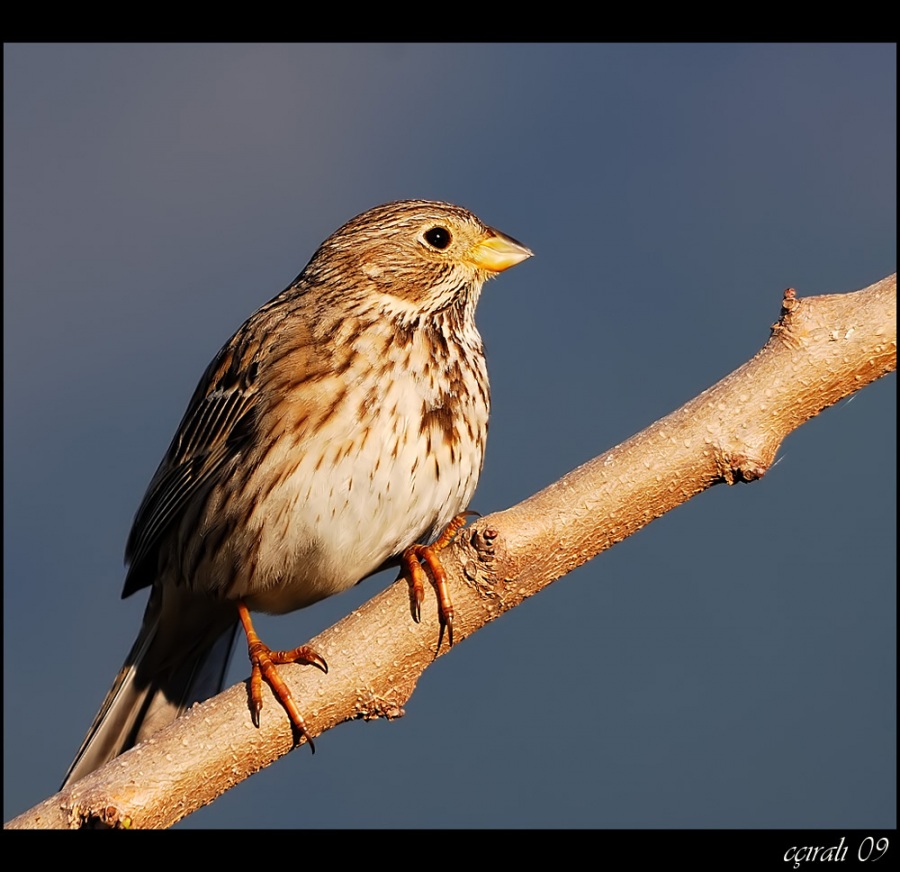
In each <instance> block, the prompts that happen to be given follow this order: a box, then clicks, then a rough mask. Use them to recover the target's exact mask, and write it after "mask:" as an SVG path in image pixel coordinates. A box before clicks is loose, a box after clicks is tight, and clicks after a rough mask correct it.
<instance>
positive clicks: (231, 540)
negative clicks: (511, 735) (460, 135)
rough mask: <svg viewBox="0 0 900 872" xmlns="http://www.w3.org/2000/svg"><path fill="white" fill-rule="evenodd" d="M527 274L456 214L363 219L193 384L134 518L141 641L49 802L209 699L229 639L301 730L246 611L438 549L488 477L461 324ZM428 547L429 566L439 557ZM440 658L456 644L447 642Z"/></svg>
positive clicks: (298, 657) (477, 395) (474, 379)
mask: <svg viewBox="0 0 900 872" xmlns="http://www.w3.org/2000/svg"><path fill="white" fill-rule="evenodd" d="M530 256H531V252H530V251H529V250H528V249H527V248H525V247H524V246H522V245H520V244H519V243H518V242H516V241H515V240H514V239H511V238H510V237H508V236H505V235H503V234H502V233H499V232H498V231H496V230H494V229H492V228H490V227H488V226H486V225H485V224H482V223H481V221H479V220H478V218H476V217H475V216H474V215H473V214H471V213H470V212H468V211H466V210H465V209H462V208H459V207H457V206H451V205H448V204H446V203H438V202H429V201H424V200H406V201H400V202H396V203H388V204H386V205H384V206H378V207H376V208H375V209H371V210H369V211H368V212H365V213H363V214H362V215H360V216H358V217H357V218H354V219H353V220H352V221H350V222H348V223H347V224H345V225H344V226H343V227H341V228H340V230H338V231H337V232H336V233H334V234H333V235H332V236H330V237H329V238H328V239H326V240H325V242H324V243H323V244H322V246H321V247H320V248H319V250H318V251H317V252H316V253H315V254H314V255H313V258H312V260H310V262H309V264H308V265H307V266H306V268H305V269H304V270H303V272H302V273H300V275H299V276H298V277H297V278H296V279H295V280H294V281H293V282H292V283H291V284H290V285H289V286H288V288H287V289H286V290H284V291H283V292H282V293H280V294H279V295H278V296H277V297H275V298H274V299H273V300H271V301H270V302H268V303H266V305H264V306H263V307H262V308H261V309H259V310H258V311H257V312H256V313H255V314H253V315H252V316H251V317H250V318H249V319H248V320H247V321H246V322H245V323H244V324H243V326H242V327H241V328H240V329H239V330H238V331H237V333H235V335H234V336H233V337H232V338H231V339H230V340H229V341H228V342H227V343H226V344H225V346H224V348H222V350H221V351H220V352H219V353H218V354H217V355H216V357H215V359H214V360H213V361H212V363H211V364H210V365H209V367H207V369H206V372H205V373H204V374H203V377H202V378H201V379H200V383H199V385H198V386H197V389H196V390H195V391H194V395H193V397H192V398H191V401H190V403H189V405H188V408H187V412H186V413H185V415H184V418H183V419H182V421H181V424H180V425H179V427H178V431H177V432H176V434H175V438H174V439H173V440H172V444H171V445H170V446H169V450H168V451H167V452H166V455H165V457H164V458H163V460H162V463H161V464H160V466H159V469H157V471H156V474H155V475H154V477H153V480H152V481H151V482H150V486H149V488H148V489H147V493H146V495H145V496H144V500H143V502H142V503H141V505H140V508H139V509H138V511H137V515H136V517H135V520H134V525H133V527H132V530H131V535H130V536H129V539H128V544H127V547H126V563H127V564H128V566H129V569H128V574H127V577H126V579H125V588H124V591H123V594H122V595H123V596H129V595H130V594H132V593H134V592H135V591H137V590H140V589H141V588H144V587H150V589H151V590H150V600H149V602H148V604H147V610H146V612H145V615H144V620H143V624H142V626H141V631H140V634H139V635H138V639H137V641H136V642H135V644H134V647H133V648H132V650H131V653H130V654H129V655H128V658H127V659H126V661H125V664H124V666H123V667H122V670H121V671H120V672H119V675H118V677H117V678H116V681H115V683H114V685H113V687H112V689H111V690H110V692H109V694H108V695H107V697H106V700H105V701H104V703H103V705H102V707H101V709H100V712H99V713H98V715H97V717H96V719H95V720H94V723H93V725H92V726H91V728H90V731H89V732H88V735H87V737H86V738H85V740H84V744H83V745H82V747H81V749H80V750H79V752H78V755H77V756H76V758H75V761H74V762H73V763H72V766H71V767H70V769H69V772H68V773H67V775H66V778H65V781H64V783H63V787H65V786H66V785H67V784H69V783H71V782H73V781H75V780H78V779H79V778H82V777H83V776H85V775H87V774H88V773H89V772H91V771H93V770H94V769H96V768H98V767H99V766H101V765H103V764H104V763H106V762H107V761H108V760H110V759H112V758H113V757H116V756H117V755H119V754H121V753H122V752H123V751H126V750H127V749H128V748H130V747H132V746H133V745H136V744H137V743H138V742H140V741H142V740H144V739H145V738H147V737H148V736H149V735H151V734H152V733H154V732H156V731H157V730H159V729H161V728H162V727H164V726H166V725H167V724H168V723H170V722H171V721H173V720H174V719H175V718H176V717H178V715H179V714H180V713H181V712H182V711H184V710H185V709H186V708H187V707H188V706H189V705H191V704H193V703H194V702H196V701H198V700H202V699H206V698H208V697H210V696H212V695H214V694H215V693H218V692H219V690H221V687H222V684H223V681H224V677H225V669H226V667H227V663H228V656H229V653H230V650H231V647H232V642H233V640H234V636H235V632H236V629H237V626H238V621H239V620H240V621H241V622H242V623H243V625H244V629H245V631H246V633H247V636H248V647H249V654H250V659H251V663H252V668H253V671H252V676H251V696H252V699H253V707H254V711H253V718H254V722H256V723H258V717H259V709H260V708H261V706H262V702H261V696H260V679H261V677H262V678H265V680H266V681H267V682H268V683H269V684H270V685H272V689H273V691H274V692H275V693H276V695H277V696H278V697H279V698H280V700H281V702H282V703H283V704H284V706H285V708H286V709H287V711H288V714H289V715H290V717H291V720H292V722H293V723H294V725H295V727H296V728H297V729H298V730H299V731H300V732H301V733H302V732H303V731H304V728H305V725H304V724H303V719H302V716H301V715H300V713H299V711H298V709H297V707H296V705H295V703H294V701H293V699H292V698H291V695H290V692H289V691H288V690H287V687H286V686H285V685H283V683H282V682H281V681H280V679H279V678H278V674H277V670H276V669H275V668H274V664H277V663H283V662H288V661H294V660H295V661H298V662H306V663H311V664H313V665H316V666H319V667H320V668H322V669H323V670H325V669H327V667H326V666H325V662H324V660H322V658H321V657H319V655H318V654H316V652H315V651H312V650H311V649H309V648H306V647H301V648H298V649H296V650H295V651H293V652H287V653H285V652H280V653H279V652H270V651H269V649H268V648H267V647H266V646H265V645H263V644H262V643H261V642H260V641H259V640H258V638H257V637H256V634H255V633H254V632H253V628H252V624H251V623H250V615H249V610H255V611H262V612H269V613H274V614H282V613H285V612H289V611H292V610H293V609H299V608H303V607H304V606H308V605H310V604H312V603H314V602H316V601H317V600H320V599H322V598H324V597H327V596H331V595H332V594H335V593H339V592H341V591H343V590H346V589H348V588H350V587H352V586H353V585H355V584H357V583H358V582H359V581H361V580H362V579H363V578H365V577H367V576H369V575H371V574H372V573H374V572H377V571H378V570H379V569H381V568H383V567H384V566H387V565H392V564H394V565H396V564H397V563H402V564H403V565H404V566H405V567H406V568H407V570H408V573H409V575H410V577H411V582H412V583H413V589H414V595H415V598H416V600H417V602H420V601H421V596H422V586H421V583H422V569H421V566H420V563H419V561H420V560H422V561H423V562H424V563H425V565H426V567H427V568H428V569H429V571H430V572H431V574H432V579H433V580H434V581H435V583H436V585H435V586H436V588H437V589H438V592H439V595H443V600H442V604H441V608H440V614H441V622H442V626H441V630H442V633H443V629H444V625H445V624H448V623H449V624H450V626H449V630H450V632H451V633H452V623H451V622H452V607H451V606H450V604H449V598H447V597H446V592H445V591H444V592H442V591H441V590H440V587H441V584H440V581H441V580H440V567H439V564H438V563H437V561H436V558H435V557H434V553H433V552H432V551H428V550H423V549H422V548H420V547H416V543H419V542H426V543H427V542H431V541H433V540H434V539H435V537H438V536H439V535H440V534H441V533H442V531H444V530H445V529H448V527H449V532H448V533H447V535H445V536H442V537H441V538H440V540H439V543H440V545H442V544H443V543H444V542H446V541H448V540H449V539H450V538H452V534H453V532H454V531H455V529H456V528H457V527H458V526H459V523H458V521H457V520H456V519H457V518H458V516H459V515H460V513H461V512H463V511H464V510H465V509H466V507H467V506H468V504H469V500H470V499H471V498H472V494H473V492H474V491H475V485H476V484H477V482H478V476H479V474H480V472H481V465H482V461H483V459H484V449H485V439H486V437H487V426H488V411H489V405H490V399H489V388H488V378H487V370H486V367H485V361H484V349H483V346H482V342H481V337H480V335H479V333H478V330H477V328H476V326H475V307H476V304H477V302H478V298H479V295H480V294H481V289H482V286H483V285H484V282H485V281H486V280H487V279H489V278H491V277H492V276H493V275H495V274H497V273H499V272H502V271H503V270H505V269H507V268H509V267H511V266H514V265H515V264H517V263H520V262H521V261H523V260H525V259H526V258H527V257H530ZM440 545H439V546H438V547H440ZM450 641H451V643H452V635H451V637H450Z"/></svg>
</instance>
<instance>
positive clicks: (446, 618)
mask: <svg viewBox="0 0 900 872" xmlns="http://www.w3.org/2000/svg"><path fill="white" fill-rule="evenodd" d="M469 516H476V517H481V515H480V514H479V513H478V512H475V511H471V510H470V511H466V512H462V513H461V514H459V515H457V516H456V517H455V518H454V519H453V520H452V521H451V522H450V523H449V524H448V525H447V527H446V528H445V529H444V532H443V533H441V535H440V536H438V538H437V539H436V540H435V541H434V542H433V543H432V544H431V545H411V546H410V547H409V548H407V549H406V550H405V551H404V552H403V554H401V555H400V566H401V574H402V573H403V572H406V576H407V580H408V582H409V599H410V609H411V611H412V616H413V620H414V621H415V622H416V623H419V621H420V620H421V617H422V602H423V600H424V599H425V580H426V578H427V579H428V580H430V582H431V586H432V587H433V588H434V591H435V594H436V595H437V599H438V624H439V627H440V629H439V633H438V644H437V647H438V651H440V649H441V645H442V644H443V641H444V632H445V631H446V633H447V642H448V644H449V645H450V647H451V648H452V647H453V616H454V609H453V602H452V601H451V599H450V592H449V590H448V588H447V573H446V572H445V571H444V567H443V565H442V564H441V560H440V557H438V554H439V552H441V551H443V549H444V548H446V547H447V546H448V545H449V544H450V543H451V542H452V541H453V540H454V539H455V538H456V534H457V533H458V532H459V531H460V530H461V529H462V528H463V527H464V526H465V524H466V518H467V517H469Z"/></svg>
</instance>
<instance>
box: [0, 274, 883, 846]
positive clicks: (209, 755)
mask: <svg viewBox="0 0 900 872" xmlns="http://www.w3.org/2000/svg"><path fill="white" fill-rule="evenodd" d="M896 307H897V279H896V274H894V275H892V276H889V277H887V278H885V279H883V280H881V281H880V282H876V283H875V284H873V285H871V286H869V287H868V288H865V289H863V290H860V291H856V292H853V293H848V294H837V295H829V296H818V297H806V298H803V299H800V298H798V297H797V295H796V293H795V292H794V291H793V290H792V289H788V290H787V291H785V293H784V298H783V303H782V310H781V316H780V318H779V320H778V322H777V323H776V324H775V325H773V327H772V335H771V336H770V338H769V341H768V342H767V343H766V345H765V346H764V347H763V348H762V349H761V350H760V351H759V352H758V353H757V354H756V355H755V356H754V357H753V358H752V359H751V360H749V361H748V362H747V363H746V364H744V365H743V366H741V367H740V368H739V369H737V370H735V371H734V372H733V373H731V374H730V375H728V376H726V377H725V378H724V379H722V380H721V381H720V382H718V383H717V384H716V385H714V386H713V387H711V388H709V389H708V390H706V391H704V392H703V393H702V394H700V395H699V396H698V397H696V398H695V399H693V400H691V401H690V402H689V403H687V404H686V405H685V406H683V407H682V408H680V409H678V410H677V411H675V412H673V413H672V414H670V415H668V416H666V417H665V418H663V419H661V420H659V421H657V422H656V423H655V424H652V425H651V426H650V427H648V428H647V429H646V430H643V431H642V432H640V433H638V434H637V435H635V436H633V437H632V438H630V439H628V440H627V441H625V442H623V443H622V444H620V445H617V446H616V447H615V448H613V449H611V450H609V451H607V452H606V453H604V454H602V455H600V456H599V457H596V458H594V459H593V460H591V461H590V462H588V463H586V464H585V465H583V466H581V467H579V468H578V469H575V470H573V471H572V472H570V473H569V474H568V475H566V476H564V477H563V478H562V479H560V480H559V481H557V482H555V483H554V484H551V485H550V486H549V487H547V488H545V489H544V490H542V491H541V492H540V493H537V494H535V495H534V496H532V497H530V498H529V499H527V500H525V501H524V502H522V503H520V504H518V505H516V506H513V507H512V508H510V509H507V510H506V511H503V512H498V513H496V514H494V515H490V516H488V517H486V518H482V519H480V520H479V521H478V522H477V523H475V524H473V525H472V526H471V527H469V528H467V529H466V530H464V531H463V532H462V533H461V534H460V535H459V536H458V537H457V541H456V542H455V543H454V545H453V546H451V547H450V548H448V549H446V550H445V551H444V552H442V557H443V563H444V566H445V568H446V569H447V573H448V576H449V583H450V590H451V595H452V597H453V603H454V606H455V609H456V619H455V624H454V635H455V638H456V639H457V640H461V639H463V638H465V637H466V636H468V635H470V634H471V633H474V632H475V631H476V630H478V629H479V628H480V627H482V626H484V625H485V624H487V623H489V622H490V621H492V620H494V619H495V618H496V617H498V616H499V615H500V614H502V613H503V612H505V611H507V610H508V609H511V608H513V607H514V606H516V605H518V604H519V603H520V602H522V601H523V600H524V599H527V598H528V597H530V596H533V595H534V594H535V593H537V592H538V591H539V590H541V589H542V588H544V587H545V586H546V585H548V584H550V583H551V582H552V581H554V580H556V579H557V578H559V577H561V576H563V575H565V574H566V573H567V572H570V571H571V570H572V569H574V568H575V567H577V566H580V565H581V564H582V563H584V562H586V561H587V560H589V559H590V558H592V557H594V556H595V555H597V554H599V553H600V552H601V551H604V550H606V549H607V548H609V547H610V546H612V545H614V544H616V543H617V542H620V541H622V540H623V539H625V538H626V537H628V536H630V535H631V534H632V533H634V532H636V531H637V530H639V529H641V528H642V527H644V526H645V525H646V524H648V523H650V521H652V520H653V519H655V518H658V517H659V516H660V515H663V514H664V513H665V512H667V511H669V510H670V509H672V508H674V507H675V506H677V505H679V504H681V503H683V502H685V501H686V500H688V499H690V498H691V497H693V496H694V495H696V494H698V493H700V492H701V491H703V490H705V489H706V488H708V487H710V486H711V485H714V484H718V483H721V482H725V483H726V484H736V483H737V482H742V481H743V482H749V481H754V480H756V479H758V478H761V477H762V476H763V475H764V474H765V473H766V471H767V470H768V469H769V468H770V467H771V465H772V463H773V462H774V459H775V455H776V452H777V451H778V448H779V446H780V445H781V443H782V441H783V440H784V438H785V437H786V436H787V435H788V434H789V433H791V432H792V431H793V430H795V429H796V428H797V427H799V426H800V425H801V424H803V423H804V422H805V421H807V420H809V419H810V418H812V417H813V416H815V415H817V414H818V413H819V412H821V411H822V410H823V409H826V408H827V407H828V406H831V405H833V404H834V403H836V402H837V401H838V400H840V399H842V398H844V397H847V396H849V395H851V394H853V393H855V392H856V391H857V390H859V389H860V388H862V387H864V386H865V385H867V384H869V383H870V382H872V381H875V380H876V379H878V378H880V377H881V376H883V375H886V374H887V373H889V372H892V371H894V370H895V369H896V366H897V328H896V315H897V312H896ZM426 603H427V604H430V603H433V600H427V601H426ZM432 609H433V606H432ZM437 641H438V626H437V621H436V619H435V618H434V613H433V611H432V610H431V609H429V608H428V605H426V615H425V616H423V620H422V623H420V624H416V623H414V622H413V621H412V620H411V618H410V605H409V595H408V590H407V585H406V583H405V581H398V582H397V583H395V584H393V585H391V586H390V587H389V588H388V589H387V590H385V591H383V592H381V593H379V594H378V595H377V596H375V597H374V598H373V599H372V600H370V601H369V602H368V603H366V604H365V605H364V606H363V607H361V608H360V609H358V610H356V611H354V612H353V613H352V614H350V615H348V616H347V617H346V618H344V619H343V620H342V621H340V622H339V623H338V624H336V625H335V626H334V627H332V628H330V629H328V630H326V631H325V632H324V633H322V634H320V635H319V636H318V637H317V638H315V639H313V640H312V642H311V644H312V645H313V647H314V648H315V649H316V650H317V651H319V652H321V653H322V654H323V655H324V656H325V658H326V659H327V661H328V663H329V666H330V669H331V671H330V672H329V674H328V675H327V676H324V675H322V674H321V673H319V672H318V671H317V670H313V669H306V668H304V667H300V666H283V667H280V669H281V673H282V676H283V677H284V679H285V681H287V683H288V684H289V686H290V688H291V691H292V692H293V694H294V695H295V697H296V698H297V699H299V700H302V705H303V713H304V716H305V717H306V720H307V723H308V725H309V728H310V733H311V734H312V735H313V736H316V735H318V734H320V733H322V732H324V731H325V730H327V729H330V728H331V727H334V726H336V725H337V724H339V723H342V722H343V721H347V720H352V719H354V718H363V719H371V718H377V717H388V718H393V717H398V716H400V715H402V714H403V706H404V704H405V703H406V701H407V700H408V699H409V697H410V695H411V694H412V691H413V689H414V688H415V685H416V683H417V681H418V679H419V676H420V675H421V674H422V672H423V671H424V670H425V669H426V668H427V667H428V665H429V664H430V663H432V662H433V661H434V659H435V658H436V656H443V655H444V654H446V653H447V652H448V650H450V649H448V647H447V645H446V644H444V645H443V646H442V648H441V649H440V650H439V651H437V652H436V649H437ZM247 686H248V682H244V683H242V684H238V685H235V686H234V687H231V688H229V689H228V690H226V691H224V692H223V693H221V694H219V695H218V696H217V697H215V698H214V699H211V700H209V701H207V702H205V703H203V704H202V705H199V706H195V707H194V708H192V709H191V710H190V711H189V712H187V713H186V714H185V715H184V716H183V717H182V718H180V719H179V720H178V721H176V722H175V723H174V724H172V725H171V726H170V727H168V728H167V729H165V730H163V731H161V732H160V733H158V734H157V735H156V736H155V737H153V738H152V739H151V740H149V741H148V742H146V743H144V744H143V745H141V746H138V747H137V748H134V749H133V750H131V751H129V752H128V753H126V754H123V755H122V756H121V757H119V758H117V759H116V760H113V761H112V762H111V763H109V764H108V765H106V766H104V767H103V768H102V769H99V770H97V771H96V772H94V773H92V774H91V775H89V776H88V777H87V778H85V779H83V780H82V781H80V782H79V783H77V784H75V785H73V786H71V787H70V788H69V789H67V790H66V791H63V792H61V793H58V794H56V795H55V796H52V797H50V798H49V799H47V800H45V801H44V802H42V803H40V804H39V805H37V806H35V807H34V808H32V809H30V810H29V811H27V812H24V813H23V814H21V815H19V816H18V817H16V818H14V819H13V820H12V821H10V822H9V823H7V824H6V827H7V828H13V829H20V828H78V827H85V826H97V825H100V826H115V827H123V828H161V827H168V826H171V825H172V824H173V823H175V822H176V821H178V820H180V819H181V818H182V817H184V816H186V815H188V814H190V813H191V812H192V811H195V810H196V809H198V808H200V807H201V806H203V805H206V804H207V803H209V802H212V801H213V800H214V799H215V798H216V797H217V796H219V795H220V794H221V793H224V792H225V791H226V790H228V789H229V788H230V787H232V786H234V785H235V784H237V783H238V782H239V781H241V780H243V779H244V778H247V777H248V776H250V775H252V774H253V773H254V772H257V771H258V770H260V769H262V768H263V767H265V766H268V765H269V764H270V763H272V762H274V761H275V760H276V759H278V758H279V757H281V756H283V755H284V754H287V753H288V752H289V751H291V750H292V748H293V747H295V746H294V743H293V737H292V734H291V729H290V725H289V722H288V719H287V716H286V715H285V713H284V711H283V710H282V709H281V707H280V706H279V705H278V704H277V703H276V702H275V701H274V700H272V701H271V703H270V704H267V705H266V706H265V708H264V710H263V715H262V718H261V725H260V728H259V729H256V728H254V727H253V726H252V724H251V722H250V718H249V713H248V709H247V696H248V690H247Z"/></svg>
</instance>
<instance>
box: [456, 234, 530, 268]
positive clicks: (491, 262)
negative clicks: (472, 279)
mask: <svg viewBox="0 0 900 872" xmlns="http://www.w3.org/2000/svg"><path fill="white" fill-rule="evenodd" d="M488 232H489V234H490V235H489V236H488V237H487V238H485V239H483V240H482V241H481V242H479V243H478V244H477V245H475V246H473V247H472V249H471V250H470V251H469V253H468V255H467V257H466V259H467V260H469V261H470V262H471V263H473V264H474V265H475V266H477V267H478V268H479V269H486V270H487V271H488V272H493V273H498V272H503V270H505V269H509V268H510V267H511V266H515V265H516V264H517V263H521V262H522V261H523V260H525V259H526V258H529V257H531V256H532V255H533V252H532V251H531V249H528V248H526V247H525V246H524V245H522V243H521V242H516V240H515V239H513V238H512V237H511V236H507V235H506V234H504V233H501V232H500V231H499V230H494V228H493V227H489V228H488Z"/></svg>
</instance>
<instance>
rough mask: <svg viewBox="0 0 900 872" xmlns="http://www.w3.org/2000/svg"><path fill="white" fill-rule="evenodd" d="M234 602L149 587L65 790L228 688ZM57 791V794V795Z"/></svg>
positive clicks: (233, 634)
mask: <svg viewBox="0 0 900 872" xmlns="http://www.w3.org/2000/svg"><path fill="white" fill-rule="evenodd" d="M237 628H238V624H237V610H236V608H235V606H234V604H233V603H227V602H216V601H211V600H210V599H208V598H205V597H199V596H196V595H195V594H192V593H190V592H189V591H185V590H183V589H181V588H177V589H176V588H173V587H168V586H166V587H154V589H153V591H152V593H151V596H150V602H149V603H148V604H147V611H146V612H145V613H144V622H143V624H142V626H141V631H140V634H139V635H138V638H137V641H136V642H135V643H134V645H133V646H132V648H131V651H130V653H129V654H128V657H127V658H126V660H125V663H124V665H123V666H122V669H121V670H120V671H119V674H118V675H117V676H116V680H115V682H114V683H113V686H112V688H111V689H110V691H109V693H108V694H107V695H106V699H105V700H104V701H103V705H102V706H100V711H99V712H98V713H97V716H96V718H94V722H93V724H91V728H90V729H89V730H88V734H87V736H86V737H85V739H84V742H83V743H82V745H81V748H80V749H79V751H78V753H77V754H76V756H75V759H74V761H73V762H72V765H71V766H70V767H69V771H68V772H67V773H66V777H65V779H64V780H63V783H62V788H65V787H67V786H68V785H70V784H72V783H74V782H75V781H78V780H79V779H81V778H83V777H84V776H85V775H88V774H89V773H91V772H93V771H94V770H95V769H98V768H99V767H100V766H103V765H104V764H105V763H107V762H109V761H110V760H112V759H113V758H114V757H118V756H119V754H122V753H123V752H125V751H127V750H128V749H129V748H132V747H133V746H134V745H137V744H138V743H139V742H142V741H144V740H145V739H146V738H148V737H149V736H151V735H153V733H155V732H157V731H158V730H161V729H162V728H163V727H165V726H168V724H170V723H171V722H172V721H174V720H175V718H177V717H178V716H179V715H180V714H181V713H182V712H183V711H184V710H185V709H187V708H188V707H190V706H191V705H193V704H194V703H195V702H199V701H202V700H204V699H208V698H209V697H211V696H214V695H215V694H217V693H218V692H219V691H220V690H221V689H222V687H223V685H224V682H225V674H226V671H227V669H228V661H229V659H230V657H231V650H232V648H233V643H234V638H235V633H236V631H237ZM62 788H61V789H62Z"/></svg>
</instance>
